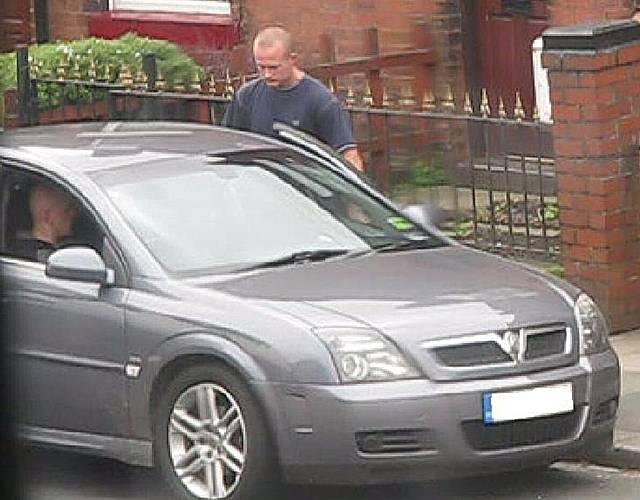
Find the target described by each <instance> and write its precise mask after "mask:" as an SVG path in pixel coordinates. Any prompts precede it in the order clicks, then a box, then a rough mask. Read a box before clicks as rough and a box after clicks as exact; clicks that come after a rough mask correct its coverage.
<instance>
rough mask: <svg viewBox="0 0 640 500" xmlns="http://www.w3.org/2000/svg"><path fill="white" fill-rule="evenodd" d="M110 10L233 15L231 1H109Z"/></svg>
mask: <svg viewBox="0 0 640 500" xmlns="http://www.w3.org/2000/svg"><path fill="white" fill-rule="evenodd" d="M109 10H114V11H118V10H137V11H148V12H179V13H183V14H218V15H226V16H228V15H231V2H230V1H229V0H109Z"/></svg>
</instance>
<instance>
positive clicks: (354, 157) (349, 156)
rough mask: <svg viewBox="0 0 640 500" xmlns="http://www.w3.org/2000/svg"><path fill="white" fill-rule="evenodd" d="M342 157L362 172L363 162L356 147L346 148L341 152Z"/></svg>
mask: <svg viewBox="0 0 640 500" xmlns="http://www.w3.org/2000/svg"><path fill="white" fill-rule="evenodd" d="M342 155H343V156H344V159H345V160H347V161H348V162H349V163H351V165H353V166H354V167H355V168H356V170H358V171H360V172H362V173H364V163H363V162H362V158H361V157H360V153H358V149H357V148H351V149H347V150H346V151H345V152H344V153H342Z"/></svg>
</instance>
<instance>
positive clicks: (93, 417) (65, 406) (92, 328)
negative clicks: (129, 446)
mask: <svg viewBox="0 0 640 500" xmlns="http://www.w3.org/2000/svg"><path fill="white" fill-rule="evenodd" d="M36 182H49V183H51V182H52V181H51V179H48V178H45V177H39V176H37V175H34V174H33V173H27V172H26V171H24V170H22V169H21V167H20V166H16V165H13V166H8V165H7V164H5V165H4V166H3V173H2V208H3V214H2V215H3V217H2V226H3V228H2V229H3V237H2V254H1V255H0V261H1V262H2V268H3V273H4V281H5V290H4V297H3V300H4V305H5V307H4V312H5V314H6V318H5V325H4V328H5V333H6V336H7V337H8V340H9V349H10V356H11V360H12V363H11V366H12V368H13V370H14V371H13V380H14V389H15V393H14V394H15V405H16V413H17V419H18V421H19V424H21V425H26V426H28V428H27V430H31V431H35V432H38V431H39V432H42V431H45V430H46V431H47V432H49V433H53V435H55V432H56V431H73V432H79V433H92V434H103V435H104V434H106V435H119V436H123V435H126V432H127V429H128V426H127V405H126V397H125V396H126V391H125V377H124V359H125V340H124V303H125V299H126V292H127V290H126V288H125V287H122V286H118V285H116V286H109V287H105V286H102V285H100V284H98V283H85V282H76V281H70V280H63V279H55V278H51V277H49V276H47V275H46V274H45V264H44V263H40V262H34V261H31V260H29V259H28V258H25V257H21V256H19V255H15V254H14V253H12V252H11V249H10V245H9V242H10V241H11V239H12V238H14V239H15V234H11V233H12V232H14V233H15V232H19V231H25V230H27V228H26V227H23V226H26V224H21V222H24V221H25V220H28V219H29V214H26V213H24V210H26V209H28V205H29V204H28V189H29V186H33V185H34V183H36ZM58 187H59V188H60V187H61V186H60V185H58ZM63 189H64V188H63ZM67 192H68V190H67ZM76 200H77V203H78V204H81V201H80V200H78V199H77V198H76ZM20 210H22V211H23V213H20ZM81 210H83V214H84V216H85V219H84V221H83V224H85V226H87V225H88V226H90V225H91V224H95V225H96V226H95V227H94V228H93V231H94V234H92V235H91V238H90V239H91V240H95V239H96V236H97V235H100V234H101V233H100V231H99V230H98V229H96V228H97V227H98V222H97V220H95V219H93V220H91V216H87V214H90V213H91V212H90V210H88V209H87V207H86V206H81ZM76 222H77V221H76ZM85 230H86V227H85ZM85 236H86V235H85ZM85 236H82V237H85ZM76 243H79V244H83V243H82V241H80V242H76ZM99 250H100V251H103V249H99ZM103 258H104V255H103ZM118 281H120V282H121V279H120V280H118Z"/></svg>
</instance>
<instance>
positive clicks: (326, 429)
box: [256, 350, 620, 484]
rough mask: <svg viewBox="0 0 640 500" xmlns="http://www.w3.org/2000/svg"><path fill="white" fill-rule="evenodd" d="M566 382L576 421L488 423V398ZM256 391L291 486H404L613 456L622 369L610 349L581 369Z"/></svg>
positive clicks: (271, 387)
mask: <svg viewBox="0 0 640 500" xmlns="http://www.w3.org/2000/svg"><path fill="white" fill-rule="evenodd" d="M559 382H570V383H571V384H572V387H573V399H574V405H575V410H574V412H573V413H572V414H565V415H560V416H555V417H542V418H537V419H529V420H525V421H519V422H517V423H512V424H506V425H505V424H501V425H500V427H495V426H488V427H487V426H485V425H484V424H483V423H482V395H483V393H485V392H496V391H505V390H515V389H526V388H531V387H537V386H544V385H550V384H556V383H559ZM256 391H258V392H260V394H261V396H262V398H263V401H264V402H265V407H266V408H265V409H266V411H267V414H268V416H269V420H270V423H271V425H272V428H273V429H274V433H273V434H274V438H275V441H276V444H277V448H278V451H279V460H280V465H281V467H282V471H283V475H284V478H285V480H286V481H288V482H292V483H304V484H312V483H322V484H375V483H396V482H403V481H420V480H427V479H435V478H443V477H451V476H465V475H477V474H483V473H491V472H499V471H507V470H516V469H523V468H527V467H535V466H538V465H544V464H550V463H552V462H554V461H557V460H560V459H565V458H574V457H581V456H586V455H588V454H589V453H591V452H595V451H600V450H602V449H606V448H607V447H608V446H610V445H611V439H612V431H613V426H614V423H615V413H616V409H617V403H618V398H619V391H620V370H619V365H618V359H617V357H616V355H615V353H614V352H613V351H612V350H608V351H606V352H604V353H601V354H598V355H594V356H589V357H582V358H581V359H580V363H579V364H578V365H575V366H569V367H564V368H559V369H554V370H548V371H543V372H539V373H533V374H527V375H519V376H513V377H502V378H496V379H485V380H472V381H463V382H447V383H434V382H431V381H429V380H407V381H398V382H387V383H375V384H359V385H330V386H327V385H322V386H321V385H290V384H286V385H285V384H282V385H279V384H277V385H273V384H261V385H259V386H256ZM380 438H382V441H384V442H386V443H387V444H389V446H386V447H382V448H381V449H380V450H379V451H374V452H370V451H364V450H369V449H376V446H373V447H372V446H370V445H371V444H372V443H373V444H374V445H375V444H376V442H377V443H378V444H379V443H380ZM413 438H416V439H413ZM367 439H369V441H367ZM376 439H377V441H376ZM416 443H418V444H416Z"/></svg>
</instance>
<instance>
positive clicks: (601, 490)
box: [21, 449, 640, 500]
mask: <svg viewBox="0 0 640 500" xmlns="http://www.w3.org/2000/svg"><path fill="white" fill-rule="evenodd" d="M24 453H25V455H24V457H23V459H22V462H21V464H22V470H23V475H22V478H21V483H22V485H23V486H24V490H25V493H24V495H23V496H24V498H25V500H151V499H153V500H170V499H169V496H167V494H166V493H165V492H164V491H163V489H162V485H161V484H160V483H159V481H158V480H157V478H156V476H155V474H154V473H153V472H152V471H149V470H147V469H142V468H133V467H127V466H125V465H122V464H120V463H118V462H114V461H111V460H102V459H97V458H90V457H82V456H79V455H72V454H66V453H60V452H51V451H44V450H35V449H31V450H27V451H25V452H24ZM608 498H611V499H616V500H638V498H640V472H624V471H618V470H615V469H606V468H600V467H594V466H581V465H574V464H560V465H556V466H554V467H553V468H551V469H549V470H548V471H545V472H538V473H529V474H517V473H515V474H509V475H500V476H491V477H487V478H481V479H465V480H458V481H434V482H430V483H424V484H417V485H408V486H407V485H405V486H387V487H376V488H318V487H315V488H290V489H288V490H287V491H286V493H285V496H284V497H283V499H282V500H362V499H366V500H389V499H392V500H427V499H429V500H431V499H437V500H454V499H464V500H485V499H486V500H488V499H491V500H519V499H522V500H524V499H526V500H547V499H552V500H553V499H557V500H570V499H571V500H575V499H580V500H592V499H593V500H603V499H608ZM256 500H260V499H256Z"/></svg>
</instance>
